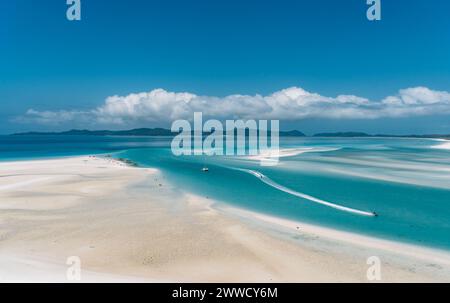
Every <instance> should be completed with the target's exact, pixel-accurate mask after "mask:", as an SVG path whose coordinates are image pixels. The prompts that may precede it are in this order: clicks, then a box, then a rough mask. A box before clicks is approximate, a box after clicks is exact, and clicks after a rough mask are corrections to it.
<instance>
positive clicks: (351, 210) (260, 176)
mask: <svg viewBox="0 0 450 303" xmlns="http://www.w3.org/2000/svg"><path fill="white" fill-rule="evenodd" d="M236 170H240V171H243V172H246V173H249V174H251V175H253V176H255V177H257V178H258V179H260V180H261V181H262V182H264V183H266V184H267V185H269V186H272V187H274V188H276V189H278V190H281V191H283V192H285V193H288V194H291V195H293V196H296V197H300V198H302V199H306V200H309V201H311V202H314V203H318V204H322V205H325V206H328V207H331V208H334V209H337V210H340V211H345V212H348V213H352V214H356V215H360V216H367V217H376V216H377V214H376V213H374V212H367V211H362V210H359V209H354V208H350V207H346V206H342V205H339V204H335V203H331V202H327V201H324V200H321V199H318V198H315V197H312V196H310V195H307V194H303V193H300V192H297V191H294V190H292V189H289V188H287V187H284V186H283V185H280V184H278V183H276V182H275V181H273V180H272V179H270V178H268V177H266V176H265V175H263V174H262V173H260V172H257V171H254V170H251V169H242V168H236Z"/></svg>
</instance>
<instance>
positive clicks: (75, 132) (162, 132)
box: [11, 128, 450, 140]
mask: <svg viewBox="0 0 450 303" xmlns="http://www.w3.org/2000/svg"><path fill="white" fill-rule="evenodd" d="M177 134H178V133H172V132H171V130H170V129H165V128H136V129H130V130H117V131H115V130H79V129H72V130H69V131H63V132H25V133H16V134H12V135H11V136H136V137H137V136H142V137H145V136H148V137H150V136H154V137H157V136H161V137H162V136H167V137H173V136H175V135H177ZM205 135H207V133H205ZM269 135H270V133H269ZM280 137H306V135H305V134H304V133H302V132H301V131H298V130H290V131H280ZM312 137H322V138H375V137H381V138H388V137H389V138H419V139H420V138H423V139H427V138H428V139H447V140H450V134H449V135H439V134H433V135H388V134H376V135H371V134H367V133H363V132H335V133H317V134H315V135H313V136H312Z"/></svg>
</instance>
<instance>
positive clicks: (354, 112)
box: [16, 87, 450, 125]
mask: <svg viewBox="0 0 450 303" xmlns="http://www.w3.org/2000/svg"><path fill="white" fill-rule="evenodd" d="M194 112H202V113H203V115H204V116H205V117H208V118H215V119H219V120H220V119H228V118H232V119H278V120H300V119H305V118H324V119H377V118H397V117H413V116H425V115H438V114H450V93H449V92H446V91H434V90H431V89H429V88H426V87H413V88H407V89H402V90H399V92H398V94H396V95H393V96H387V97H385V98H384V99H382V100H375V101H374V100H369V99H367V98H363V97H359V96H354V95H339V96H336V97H327V96H322V95H320V94H318V93H312V92H308V91H306V90H304V89H302V88H299V87H291V88H287V89H283V90H280V91H277V92H274V93H273V94H271V95H268V96H262V95H239V94H236V95H229V96H225V97H215V96H199V95H196V94H192V93H188V92H180V93H177V92H169V91H166V90H164V89H155V90H152V91H150V92H142V93H136V94H130V95H127V96H111V97H108V98H106V100H105V102H104V103H103V104H102V105H100V106H99V107H97V108H93V109H91V110H88V111H67V110H59V111H36V110H33V109H30V110H28V111H27V112H26V113H25V114H24V115H22V116H20V117H18V118H17V119H16V121H19V122H33V123H40V124H63V123H67V122H75V123H80V122H82V123H91V124H103V125H127V124H130V125H135V124H137V123H144V122H153V123H171V122H172V121H174V120H177V119H192V117H193V113H194Z"/></svg>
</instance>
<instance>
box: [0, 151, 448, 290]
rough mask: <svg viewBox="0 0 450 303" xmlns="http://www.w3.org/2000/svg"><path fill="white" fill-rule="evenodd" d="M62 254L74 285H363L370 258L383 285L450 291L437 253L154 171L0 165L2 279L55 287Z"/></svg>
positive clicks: (95, 162) (94, 162)
mask: <svg viewBox="0 0 450 303" xmlns="http://www.w3.org/2000/svg"><path fill="white" fill-rule="evenodd" d="M405 252H406V253H405ZM71 256H77V257H79V258H80V260H81V281H82V282H119V281H123V282H166V281H174V282H176V281H181V282H369V281H368V279H367V275H366V273H367V270H368V268H369V265H367V264H366V261H367V258H368V257H370V256H378V257H379V258H380V260H381V278H382V280H381V282H449V281H450V266H449V262H448V260H450V257H449V256H448V254H447V253H446V252H437V251H435V250H429V249H422V248H418V247H413V246H407V245H403V244H399V243H393V242H388V241H381V240H377V239H371V238H369V237H362V236H357V235H352V234H349V233H340V232H336V231H333V230H329V229H326V228H320V227H313V226H310V225H304V224H302V223H296V222H290V221H286V220H280V219H275V218H270V217H267V216H263V215H258V214H255V213H251V212H248V211H242V210H236V209H230V208H228V207H226V206H225V205H223V204H221V203H214V202H213V201H210V200H209V199H206V198H202V197H197V196H194V195H190V194H187V193H182V192H180V191H179V190H178V189H177V188H176V186H174V184H170V180H166V179H165V177H164V176H163V175H162V174H161V173H160V172H158V171H157V170H154V169H142V168H131V167H127V166H126V165H124V164H123V163H121V162H118V161H115V160H112V159H107V158H99V157H75V158H64V159H57V160H40V161H26V162H8V163H0V281H2V282H65V281H67V278H66V273H67V270H68V269H69V265H66V261H67V258H68V257H71ZM428 256H429V257H428ZM67 282H70V281H67Z"/></svg>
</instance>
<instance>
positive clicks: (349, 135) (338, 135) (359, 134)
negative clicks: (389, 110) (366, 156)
mask: <svg viewBox="0 0 450 303" xmlns="http://www.w3.org/2000/svg"><path fill="white" fill-rule="evenodd" d="M313 137H328V138H331V137H335V138H357V137H359V138H365V137H370V138H376V137H378V138H418V139H450V135H438V134H434V135H387V134H376V135H370V134H367V133H362V132H336V133H318V134H315V135H314V136H313Z"/></svg>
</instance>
